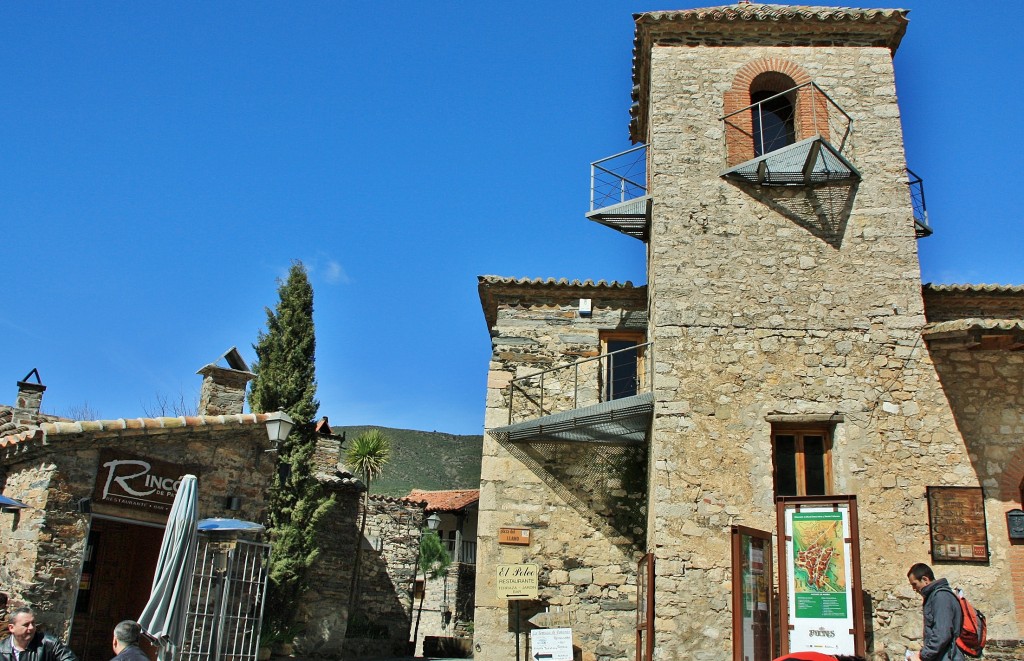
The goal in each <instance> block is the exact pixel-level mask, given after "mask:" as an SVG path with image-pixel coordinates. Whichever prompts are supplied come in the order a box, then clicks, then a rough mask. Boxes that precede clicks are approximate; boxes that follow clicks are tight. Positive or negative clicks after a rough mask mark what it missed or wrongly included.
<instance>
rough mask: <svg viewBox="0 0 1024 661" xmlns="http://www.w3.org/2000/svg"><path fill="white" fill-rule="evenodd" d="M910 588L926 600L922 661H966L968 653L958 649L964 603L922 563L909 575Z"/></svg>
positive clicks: (947, 584) (912, 569)
mask: <svg viewBox="0 0 1024 661" xmlns="http://www.w3.org/2000/svg"><path fill="white" fill-rule="evenodd" d="M907 580H908V581H910V587H912V588H914V591H915V592H917V593H918V594H920V595H921V596H922V597H923V598H924V605H923V608H924V643H923V644H922V646H921V651H920V652H919V653H918V654H919V656H917V657H916V658H918V659H920V660H921V661H964V653H963V652H961V651H960V648H959V647H957V646H956V639H957V636H959V635H960V627H961V626H962V625H963V620H964V615H963V612H962V611H961V610H960V601H959V600H958V599H957V597H956V594H954V593H953V589H952V588H950V587H949V583H948V582H947V581H946V579H944V578H940V579H938V580H935V574H934V573H933V572H932V568H931V567H929V566H928V565H926V564H924V563H923V562H919V563H917V564H916V565H914V566H913V567H911V568H910V571H909V572H907Z"/></svg>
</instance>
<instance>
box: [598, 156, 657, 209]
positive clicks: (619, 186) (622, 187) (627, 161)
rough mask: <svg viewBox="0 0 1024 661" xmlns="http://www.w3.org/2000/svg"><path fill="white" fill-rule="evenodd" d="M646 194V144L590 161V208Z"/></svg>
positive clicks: (614, 203)
mask: <svg viewBox="0 0 1024 661" xmlns="http://www.w3.org/2000/svg"><path fill="white" fill-rule="evenodd" d="M644 195H647V145H637V146H636V147H633V148H632V149H627V150H626V151H623V152H619V153H618V154H615V155H613V156H609V157H607V158H602V159H601V160H599V161H594V162H593V163H591V164H590V211H591V212H593V211H597V210H598V209H603V208H605V207H610V206H613V205H616V204H621V203H623V202H628V201H630V200H634V199H636V198H639V197H643V196H644Z"/></svg>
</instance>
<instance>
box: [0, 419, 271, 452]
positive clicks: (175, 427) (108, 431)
mask: <svg viewBox="0 0 1024 661" xmlns="http://www.w3.org/2000/svg"><path fill="white" fill-rule="evenodd" d="M267 416H268V414H266V413H245V414H238V415H201V416H189V417H187V418H186V417H181V418H130V419H124V418H119V419H117V420H83V421H74V422H72V421H66V420H58V421H55V422H43V423H41V424H40V425H39V426H37V427H18V428H8V427H7V426H0V461H3V460H4V459H8V458H11V457H14V456H15V455H19V454H22V453H24V452H26V451H28V450H29V449H32V448H37V447H40V446H45V445H49V444H51V443H52V442H54V441H60V440H61V439H62V437H63V438H71V437H74V436H78V435H88V436H91V437H93V438H110V437H115V436H147V435H152V434H170V433H182V432H189V431H196V430H209V431H213V430H218V429H228V428H231V427H250V426H255V425H260V424H264V423H265V422H266V420H267ZM0 421H2V419H0ZM268 442H269V440H268Z"/></svg>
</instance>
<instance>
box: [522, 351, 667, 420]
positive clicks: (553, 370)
mask: <svg viewBox="0 0 1024 661" xmlns="http://www.w3.org/2000/svg"><path fill="white" fill-rule="evenodd" d="M653 344H654V343H653V342H645V343H643V344H637V345H635V346H631V347H628V348H625V349H619V350H618V351H610V352H608V353H603V354H600V355H597V356H591V357H589V358H584V359H582V360H577V361H576V362H574V363H571V364H569V365H560V366H558V367H550V368H548V369H546V370H541V371H539V372H534V373H533V374H527V375H525V376H521V377H517V378H515V379H512V382H511V383H510V384H509V394H508V424H512V422H513V415H514V411H515V401H516V393H517V392H518V393H520V395H521V397H522V398H524V399H525V400H526V401H527V402H528V409H527V410H528V411H534V410H536V413H535V414H530V413H527V414H526V415H524V416H523V417H524V419H529V418H532V417H540V416H543V415H548V414H550V413H556V412H558V411H554V410H552V409H551V407H550V403H551V399H552V398H555V399H556V400H558V401H559V402H561V403H562V404H563V405H564V406H565V409H564V410H572V409H577V408H580V407H582V406H590V405H592V404H599V403H601V402H604V401H608V400H610V399H616V398H618V397H622V396H628V395H630V394H633V395H635V394H639V393H641V392H646V391H648V390H650V389H651V385H652V379H651V370H650V369H648V368H647V365H646V363H647V360H648V355H649V354H650V351H649V350H648V349H649V348H650V347H652V346H653ZM629 353H633V354H635V356H636V363H635V365H634V366H633V367H634V368H635V369H632V370H629V373H630V375H635V376H630V377H629V378H634V379H635V382H636V388H635V389H632V391H630V389H629V388H623V387H622V386H621V384H622V380H621V379H618V380H617V378H616V375H615V371H616V366H615V363H616V361H615V357H616V356H628V355H629ZM591 368H593V369H591ZM581 369H583V370H584V371H585V372H586V374H585V375H584V378H583V379H582V380H581V378H580V370H581ZM565 375H568V376H565ZM570 383H571V393H572V394H571V397H570V396H568V395H567V394H566V393H567V391H568V389H569V384H570ZM617 383H618V386H616V384H617ZM582 389H585V390H586V391H587V393H588V395H585V396H583V397H581V395H580V392H581V390H582ZM549 390H550V391H551V392H550V393H549V392H548V391H549ZM533 393H536V394H533ZM545 399H547V404H548V406H546V405H545Z"/></svg>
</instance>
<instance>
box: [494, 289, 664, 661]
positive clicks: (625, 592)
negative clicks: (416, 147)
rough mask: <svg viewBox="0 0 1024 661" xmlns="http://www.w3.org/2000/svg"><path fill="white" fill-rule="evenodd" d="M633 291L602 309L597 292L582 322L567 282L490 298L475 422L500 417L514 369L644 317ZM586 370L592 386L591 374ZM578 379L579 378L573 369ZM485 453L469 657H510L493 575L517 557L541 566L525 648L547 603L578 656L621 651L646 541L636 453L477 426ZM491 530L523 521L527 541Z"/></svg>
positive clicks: (557, 356) (559, 358)
mask: <svg viewBox="0 0 1024 661" xmlns="http://www.w3.org/2000/svg"><path fill="white" fill-rule="evenodd" d="M637 293H639V294H641V296H639V297H637V300H635V301H634V302H633V304H632V306H631V307H624V306H622V305H621V303H620V304H619V305H616V306H614V307H612V306H609V305H607V304H605V303H604V302H603V301H601V300H600V299H599V298H596V297H595V298H594V300H593V303H594V306H593V314H592V316H591V317H589V318H588V317H581V316H580V315H579V314H578V313H577V311H576V305H577V304H578V299H579V298H580V297H581V295H580V293H579V292H578V290H576V289H574V288H573V287H572V286H565V287H564V288H558V290H557V292H552V291H551V290H549V289H545V290H542V291H538V288H536V287H531V286H530V285H523V286H522V288H521V290H520V292H519V296H518V297H515V296H511V295H509V297H508V298H507V299H505V300H504V301H503V302H502V303H499V304H498V306H497V316H496V320H495V325H494V327H493V328H492V329H491V334H492V342H493V348H494V354H493V357H492V362H491V369H490V375H489V379H488V391H487V412H486V418H485V427H486V428H487V429H492V428H494V427H498V426H501V425H504V424H507V422H508V408H507V407H508V400H507V394H508V383H509V381H510V379H511V378H512V377H513V376H519V375H524V374H530V373H534V372H536V371H539V370H542V369H545V368H546V367H549V366H554V365H562V364H568V363H571V362H573V361H575V360H578V359H579V358H581V357H585V356H593V355H597V354H598V353H599V352H600V342H599V331H600V330H611V329H615V328H621V327H623V326H624V325H629V324H630V322H631V320H633V321H635V320H636V319H637V318H638V317H643V318H645V315H644V314H643V304H644V302H643V299H642V290H638V291H637ZM512 301H514V304H513V303H512ZM588 378H590V379H592V381H591V386H592V385H593V379H596V375H591V376H590V377H588ZM580 379H581V383H583V376H582V375H581V377H580ZM589 403H592V402H581V403H580V405H581V406H582V405H585V404H589ZM567 404H568V402H562V404H561V405H560V406H564V408H560V409H555V410H567V409H571V408H572V406H571V404H568V405H567ZM545 408H546V410H547V411H548V412H550V411H551V410H552V409H547V407H545ZM524 417H525V412H524ZM530 417H534V418H535V417H537V413H534V414H533V415H532V416H530ZM483 454H484V460H483V467H482V475H481V497H480V519H479V530H478V536H477V576H476V585H477V589H476V613H475V622H474V625H475V634H474V643H475V649H476V652H475V658H477V659H485V660H486V659H505V658H511V656H512V655H513V654H514V650H515V639H514V633H513V632H514V631H515V629H516V623H515V621H514V614H515V608H514V604H512V603H511V602H509V601H506V600H504V599H498V598H496V594H495V571H496V565H498V564H518V563H536V564H538V565H539V567H540V578H539V585H540V588H539V600H538V601H536V602H521V603H520V609H521V618H522V622H521V623H520V627H521V631H522V639H521V645H523V646H524V649H526V648H527V646H528V635H527V632H528V630H529V629H530V628H531V627H532V625H530V624H528V623H527V622H526V620H528V618H529V617H531V616H532V615H533V614H534V613H536V612H540V611H542V610H544V609H545V608H547V607H551V608H561V609H563V610H564V611H566V612H568V613H569V615H570V618H571V620H572V627H573V635H574V644H575V645H576V646H577V647H578V648H579V649H580V654H581V658H583V659H585V660H588V661H593V660H595V659H621V658H628V657H630V656H631V655H632V651H631V650H632V646H633V624H634V618H635V607H636V605H635V595H636V578H635V574H636V562H637V560H638V558H639V555H640V553H641V551H640V548H641V546H642V544H643V537H644V534H643V532H644V528H643V526H644V521H643V518H644V516H643V512H644V508H643V496H644V491H645V488H644V484H645V482H644V479H645V471H644V468H645V465H646V458H645V455H644V453H643V452H642V451H638V450H636V449H624V448H610V447H602V446H585V447H584V446H574V445H571V444H558V443H534V444H522V445H514V444H509V445H502V444H500V443H498V442H497V441H496V440H495V439H494V438H493V437H491V436H490V435H486V434H485V436H484V449H483ZM501 526H523V527H528V528H530V529H531V531H532V534H531V537H532V543H531V545H530V546H528V547H521V546H503V545H499V544H498V543H497V538H496V535H497V530H498V528H499V527H501ZM526 653H527V656H529V652H528V650H527V652H526Z"/></svg>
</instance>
